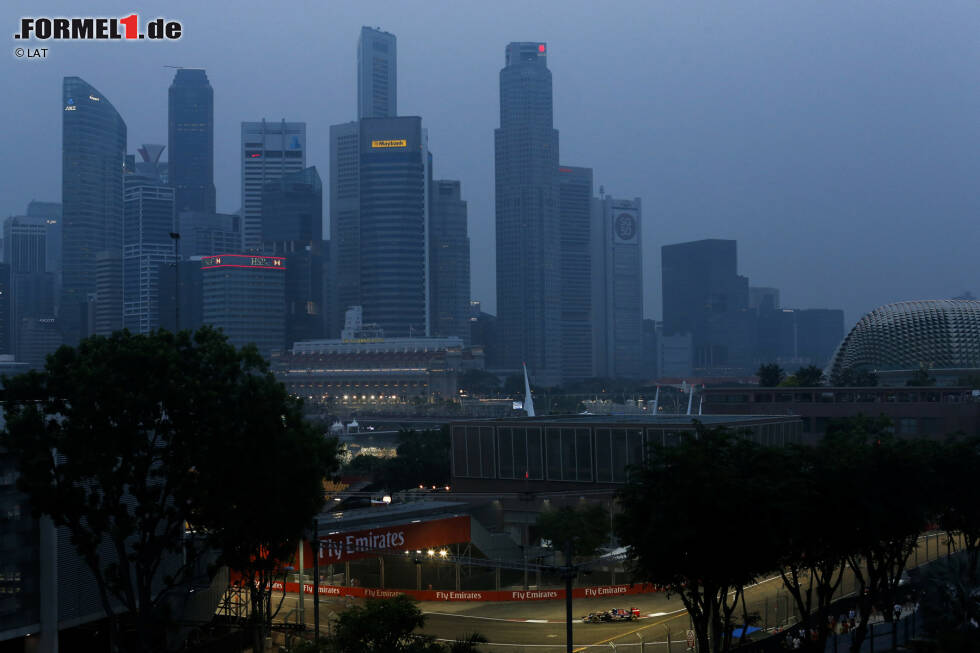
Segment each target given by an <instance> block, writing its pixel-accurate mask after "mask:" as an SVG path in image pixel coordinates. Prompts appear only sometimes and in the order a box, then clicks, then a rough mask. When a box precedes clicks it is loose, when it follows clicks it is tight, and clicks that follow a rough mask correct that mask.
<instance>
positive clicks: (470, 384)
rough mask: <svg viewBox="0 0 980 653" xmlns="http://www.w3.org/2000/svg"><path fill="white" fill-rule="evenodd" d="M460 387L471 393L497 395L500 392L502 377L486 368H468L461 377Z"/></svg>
mask: <svg viewBox="0 0 980 653" xmlns="http://www.w3.org/2000/svg"><path fill="white" fill-rule="evenodd" d="M458 385H459V389H460V390H462V391H464V392H465V393H467V394H471V395H495V394H497V393H498V392H500V379H499V378H498V377H497V375H496V374H492V373H490V372H487V371H485V370H466V371H465V372H463V375H462V376H461V377H459V384H458Z"/></svg>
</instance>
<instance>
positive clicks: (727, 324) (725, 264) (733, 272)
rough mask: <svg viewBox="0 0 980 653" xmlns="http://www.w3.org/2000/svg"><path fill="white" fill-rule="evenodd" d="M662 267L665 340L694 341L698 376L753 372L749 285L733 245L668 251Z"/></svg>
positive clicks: (700, 244)
mask: <svg viewBox="0 0 980 653" xmlns="http://www.w3.org/2000/svg"><path fill="white" fill-rule="evenodd" d="M661 263H662V266H663V267H662V271H663V273H662V281H663V308H664V335H665V336H673V335H678V334H682V333H690V334H691V335H692V338H693V356H694V359H693V367H694V371H695V372H696V373H698V374H701V375H704V376H731V375H741V374H744V373H746V372H751V371H752V370H751V369H750V368H752V354H753V351H754V349H755V334H756V328H755V322H754V313H753V312H751V311H750V310H749V308H748V305H749V282H748V279H747V278H746V277H743V276H739V274H738V256H737V251H736V244H735V241H734V240H718V239H708V240H698V241H694V242H690V243H679V244H677V245H665V246H664V247H663V248H662V250H661Z"/></svg>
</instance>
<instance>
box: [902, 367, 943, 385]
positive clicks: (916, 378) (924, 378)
mask: <svg viewBox="0 0 980 653" xmlns="http://www.w3.org/2000/svg"><path fill="white" fill-rule="evenodd" d="M905 385H906V386H916V387H926V386H934V385H936V377H934V376H929V366H928V365H920V366H919V369H917V370H916V371H914V372H912V376H910V377H909V379H908V381H906V382H905Z"/></svg>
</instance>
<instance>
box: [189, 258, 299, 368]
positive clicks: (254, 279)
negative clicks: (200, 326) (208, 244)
mask: <svg viewBox="0 0 980 653" xmlns="http://www.w3.org/2000/svg"><path fill="white" fill-rule="evenodd" d="M201 275H202V277H203V292H202V304H203V306H202V318H203V321H204V323H205V324H212V325H214V326H216V327H218V328H220V329H221V330H223V331H224V333H225V335H226V336H228V341H229V342H230V343H231V344H233V345H235V346H236V347H242V346H244V345H247V344H250V343H251V344H255V345H256V346H257V347H258V349H259V353H261V354H262V355H263V356H266V357H268V356H269V354H270V353H271V352H272V351H277V350H281V349H282V347H283V342H284V339H285V337H286V320H285V305H286V299H285V294H286V261H285V259H282V258H278V257H274V256H258V255H256V256H248V255H242V254H233V255H222V256H206V257H204V258H202V259H201Z"/></svg>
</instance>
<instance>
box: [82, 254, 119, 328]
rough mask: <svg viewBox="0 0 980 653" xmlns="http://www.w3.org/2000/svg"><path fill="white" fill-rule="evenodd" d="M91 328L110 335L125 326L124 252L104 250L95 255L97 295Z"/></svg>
mask: <svg viewBox="0 0 980 653" xmlns="http://www.w3.org/2000/svg"><path fill="white" fill-rule="evenodd" d="M93 299H94V302H93V304H94V305H93V307H92V309H91V310H92V316H91V322H90V324H89V328H90V329H91V333H92V334H95V335H97V336H108V335H110V334H112V332H114V331H119V330H120V329H122V326H123V271H122V253H121V252H120V251H119V250H103V251H101V252H99V253H98V254H96V255H95V295H94V298H93Z"/></svg>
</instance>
